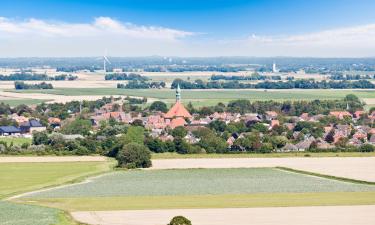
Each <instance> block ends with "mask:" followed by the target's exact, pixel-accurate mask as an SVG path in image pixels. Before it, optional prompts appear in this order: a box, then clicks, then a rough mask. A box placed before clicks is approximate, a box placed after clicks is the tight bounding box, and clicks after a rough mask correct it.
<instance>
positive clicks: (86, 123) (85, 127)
mask: <svg viewBox="0 0 375 225" xmlns="http://www.w3.org/2000/svg"><path fill="white" fill-rule="evenodd" d="M62 131H63V133H65V134H82V135H88V134H89V133H90V131H91V122H90V120H86V119H80V118H77V119H76V120H73V121H72V122H70V123H68V124H66V125H65V126H63V127H62Z"/></svg>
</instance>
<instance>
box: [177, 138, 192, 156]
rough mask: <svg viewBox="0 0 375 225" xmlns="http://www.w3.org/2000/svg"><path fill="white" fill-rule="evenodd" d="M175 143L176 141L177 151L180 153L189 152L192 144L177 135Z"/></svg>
mask: <svg viewBox="0 0 375 225" xmlns="http://www.w3.org/2000/svg"><path fill="white" fill-rule="evenodd" d="M173 143H174V146H175V148H176V152H177V153H180V154H187V153H189V148H190V145H189V143H187V142H186V141H185V140H184V139H182V138H180V137H177V138H175V139H174V140H173Z"/></svg>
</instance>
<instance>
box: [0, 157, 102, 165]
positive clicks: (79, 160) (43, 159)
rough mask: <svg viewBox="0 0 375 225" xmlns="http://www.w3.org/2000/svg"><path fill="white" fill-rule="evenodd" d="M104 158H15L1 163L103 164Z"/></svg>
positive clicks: (3, 160)
mask: <svg viewBox="0 0 375 225" xmlns="http://www.w3.org/2000/svg"><path fill="white" fill-rule="evenodd" d="M106 160H107V159H106V158H105V157H103V156H40V157H39V156H30V157H29V156H15V157H0V163H14V162H17V163H18V162H20V163H22V162H103V161H106Z"/></svg>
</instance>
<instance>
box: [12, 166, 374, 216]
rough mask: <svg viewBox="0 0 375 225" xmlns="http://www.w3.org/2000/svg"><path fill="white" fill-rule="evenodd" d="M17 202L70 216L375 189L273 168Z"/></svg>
mask: <svg viewBox="0 0 375 225" xmlns="http://www.w3.org/2000/svg"><path fill="white" fill-rule="evenodd" d="M348 193H350V194H348ZM354 196H355V197H354ZM17 201H20V202H28V203H32V204H38V205H44V206H50V207H57V208H61V209H64V210H68V211H72V210H73V211H74V210H118V209H150V208H199V207H201V208H204V207H212V208H220V207H254V206H298V205H336V204H349V205H350V204H375V186H373V185H363V184H354V183H349V182H342V181H337V180H331V179H325V178H320V177H314V176H308V175H304V174H299V173H292V172H287V171H282V170H279V169H273V168H252V169H241V168H239V169H187V170H146V171H121V172H120V171H119V172H114V173H110V174H107V175H103V176H99V177H96V178H92V179H90V181H89V182H84V183H80V184H74V185H69V186H64V187H60V188H54V189H51V190H46V191H42V192H35V193H31V194H28V195H26V196H23V197H22V198H21V199H18V200H17Z"/></svg>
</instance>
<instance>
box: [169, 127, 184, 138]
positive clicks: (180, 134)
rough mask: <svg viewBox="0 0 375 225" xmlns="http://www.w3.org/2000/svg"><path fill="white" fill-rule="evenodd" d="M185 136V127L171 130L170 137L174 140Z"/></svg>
mask: <svg viewBox="0 0 375 225" xmlns="http://www.w3.org/2000/svg"><path fill="white" fill-rule="evenodd" d="M186 135H187V130H186V128H185V127H182V126H180V127H176V128H174V129H173V130H172V136H173V137H174V138H176V137H179V138H184V137H185V136H186Z"/></svg>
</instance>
